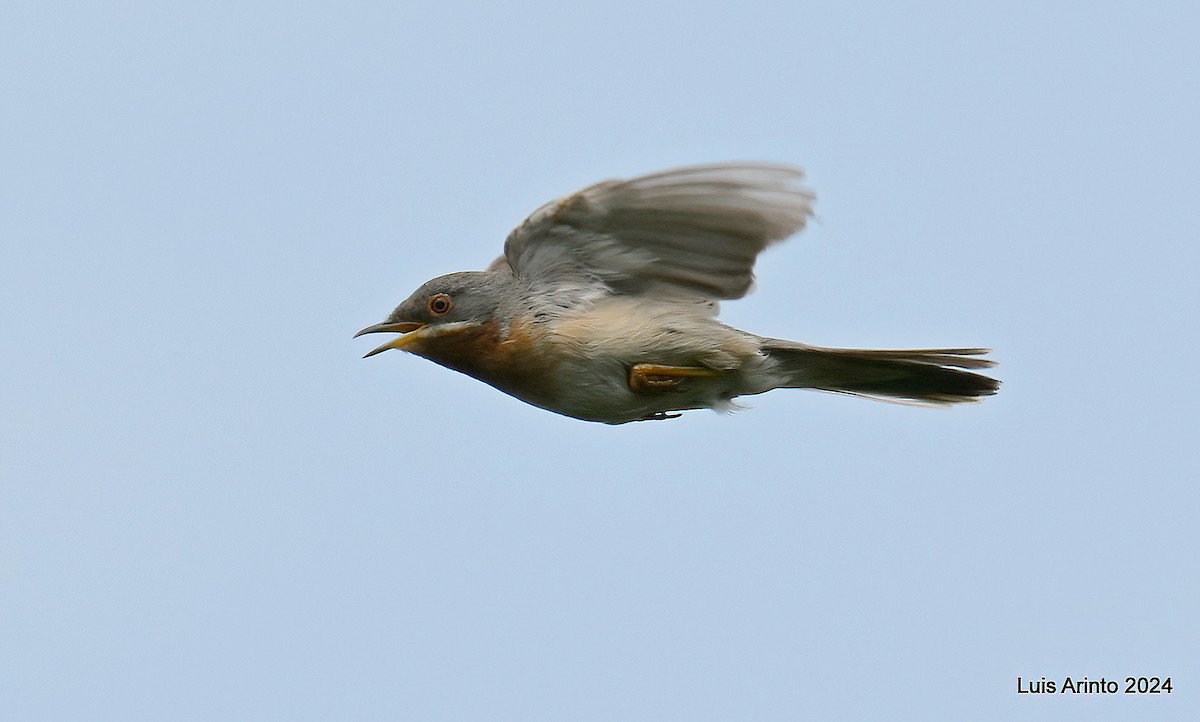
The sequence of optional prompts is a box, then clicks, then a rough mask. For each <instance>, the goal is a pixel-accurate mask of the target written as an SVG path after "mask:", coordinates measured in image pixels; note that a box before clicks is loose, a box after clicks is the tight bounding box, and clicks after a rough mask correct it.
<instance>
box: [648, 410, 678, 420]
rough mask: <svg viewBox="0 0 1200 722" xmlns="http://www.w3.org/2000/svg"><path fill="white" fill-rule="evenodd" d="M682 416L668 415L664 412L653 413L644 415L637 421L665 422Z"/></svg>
mask: <svg viewBox="0 0 1200 722" xmlns="http://www.w3.org/2000/svg"><path fill="white" fill-rule="evenodd" d="M680 416H683V414H668V413H667V412H666V411H655V412H654V413H653V414H646V415H645V416H643V417H642V418H640V419H638V421H665V420H667V419H678V418H679V417H680Z"/></svg>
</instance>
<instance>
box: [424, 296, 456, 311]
mask: <svg viewBox="0 0 1200 722" xmlns="http://www.w3.org/2000/svg"><path fill="white" fill-rule="evenodd" d="M428 305H429V312H430V313H432V314H433V315H434V316H445V315H446V314H447V313H450V309H451V308H454V299H453V298H450V297H449V296H448V295H446V294H444V293H438V294H435V295H433V296H430V297H429V304H428Z"/></svg>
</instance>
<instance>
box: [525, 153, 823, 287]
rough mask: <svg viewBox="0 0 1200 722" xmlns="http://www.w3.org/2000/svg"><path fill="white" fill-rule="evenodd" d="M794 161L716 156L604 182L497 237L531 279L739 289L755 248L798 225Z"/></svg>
mask: <svg viewBox="0 0 1200 722" xmlns="http://www.w3.org/2000/svg"><path fill="white" fill-rule="evenodd" d="M802 177H803V173H802V172H801V171H800V170H799V169H798V168H793V167H790V166H784V165H770V164H762V163H741V164H716V165H701V166H691V167H687V168H678V169H674V170H666V171H660V172H658V173H651V174H649V175H643V176H639V177H637V178H632V179H629V180H622V181H605V182H603V183H597V184H596V185H593V186H589V187H588V188H585V189H583V190H581V191H579V192H577V193H575V194H572V195H570V196H567V197H565V198H561V199H559V200H556V201H552V202H550V203H547V204H546V205H544V206H542V207H541V208H539V209H538V210H536V211H534V213H533V214H532V215H530V217H529V218H528V219H526V220H525V222H523V223H522V224H521V225H520V226H518V227H517V228H516V229H515V230H514V231H513V232H512V233H511V234H510V235H509V237H508V240H507V242H506V243H505V245H504V254H505V257H506V258H507V259H508V263H509V265H510V266H511V267H512V269H513V272H514V273H516V275H517V276H518V277H520V278H522V279H524V280H526V281H527V282H529V283H530V284H532V285H538V284H543V283H544V284H546V285H560V284H562V283H576V282H587V281H591V282H601V283H604V284H605V285H607V286H608V287H609V289H611V291H612V292H614V293H621V294H629V295H637V294H642V293H648V292H661V291H663V290H664V286H666V287H667V288H668V289H669V290H671V291H673V292H676V293H682V294H684V295H691V296H699V297H702V298H709V299H731V298H741V297H742V296H744V295H745V294H746V293H747V292H748V291H749V290H750V288H751V287H752V286H753V283H754V261H755V259H756V258H757V257H758V254H759V253H760V252H762V250H763V249H764V248H766V247H767V246H769V245H771V244H772V243H776V242H778V241H781V240H783V239H785V238H787V237H788V236H791V235H792V234H794V233H796V232H797V231H799V230H800V229H802V228H803V227H804V224H805V222H806V221H807V220H808V217H809V216H810V215H812V201H813V194H812V192H811V191H809V190H808V189H806V188H803V187H801V186H800V185H799V181H800V179H801V178H802Z"/></svg>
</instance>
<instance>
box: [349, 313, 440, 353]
mask: <svg viewBox="0 0 1200 722" xmlns="http://www.w3.org/2000/svg"><path fill="white" fill-rule="evenodd" d="M422 328H425V324H423V323H415V322H412V321H400V322H398V323H387V322H384V323H377V324H375V325H374V326H367V327H366V328H364V329H363V330H361V331H359V332H358V333H356V334H354V338H358V337H359V336H362V335H364V334H368V333H399V334H411V333H412V332H413V331H416V330H418V329H422ZM414 337H415V334H414V335H405V336H397V337H396V338H394V339H392V340H391V341H388V342H387V343H385V344H383V345H382V346H380V347H379V348H376V349H373V350H371V352H370V353H368V354H367V355H366V356H363V358H367V357H369V356H374V355H375V354H377V353H383V352H384V351H387V350H388V349H391V348H403V347H404V345H405V344H406V343H408V342H410V341H412V340H413V338H414Z"/></svg>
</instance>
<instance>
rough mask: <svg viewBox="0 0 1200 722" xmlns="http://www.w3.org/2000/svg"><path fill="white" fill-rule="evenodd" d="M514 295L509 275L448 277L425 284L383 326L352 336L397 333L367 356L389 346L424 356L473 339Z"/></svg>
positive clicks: (473, 273) (467, 273) (474, 273)
mask: <svg viewBox="0 0 1200 722" xmlns="http://www.w3.org/2000/svg"><path fill="white" fill-rule="evenodd" d="M514 295H515V289H514V279H513V277H512V274H511V273H500V272H495V271H461V272H458V273H449V274H446V275H445V276H438V277H437V278H435V279H433V280H432V281H428V282H426V283H425V284H424V285H422V286H421V287H420V288H418V289H417V290H416V291H414V292H413V294H412V295H411V296H409V297H408V298H407V299H405V300H404V302H403V303H401V304H400V305H399V306H397V307H396V308H395V310H393V311H392V312H391V313H390V314H388V317H387V319H386V320H384V321H383V322H382V323H377V324H375V325H373V326H367V327H366V328H364V329H363V330H361V331H359V332H358V333H356V334H354V335H355V337H356V338H357V337H358V336H362V335H364V334H368V333H399V334H401V335H400V336H397V337H396V338H394V339H392V340H391V341H388V342H387V343H385V344H383V345H382V346H379V347H378V348H375V349H373V350H372V351H371V352H370V353H368V354H367V355H366V356H374V355H375V354H377V353H382V352H384V351H387V350H388V349H393V348H398V349H404V350H405V351H410V352H412V353H416V354H418V355H423V356H424V355H428V354H427V353H423V351H425V350H427V349H430V350H431V347H433V346H443V345H444V344H445V343H453V342H454V341H455V340H456V339H463V340H465V339H466V338H470V337H477V336H478V335H479V332H480V331H481V329H483V328H485V327H486V326H488V325H489V324H491V323H492V322H494V321H497V320H498V318H499V314H500V312H501V310H502V309H504V308H506V307H507V306H508V305H511V303H512V301H513V298H514ZM366 356H364V357H363V358H366Z"/></svg>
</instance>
